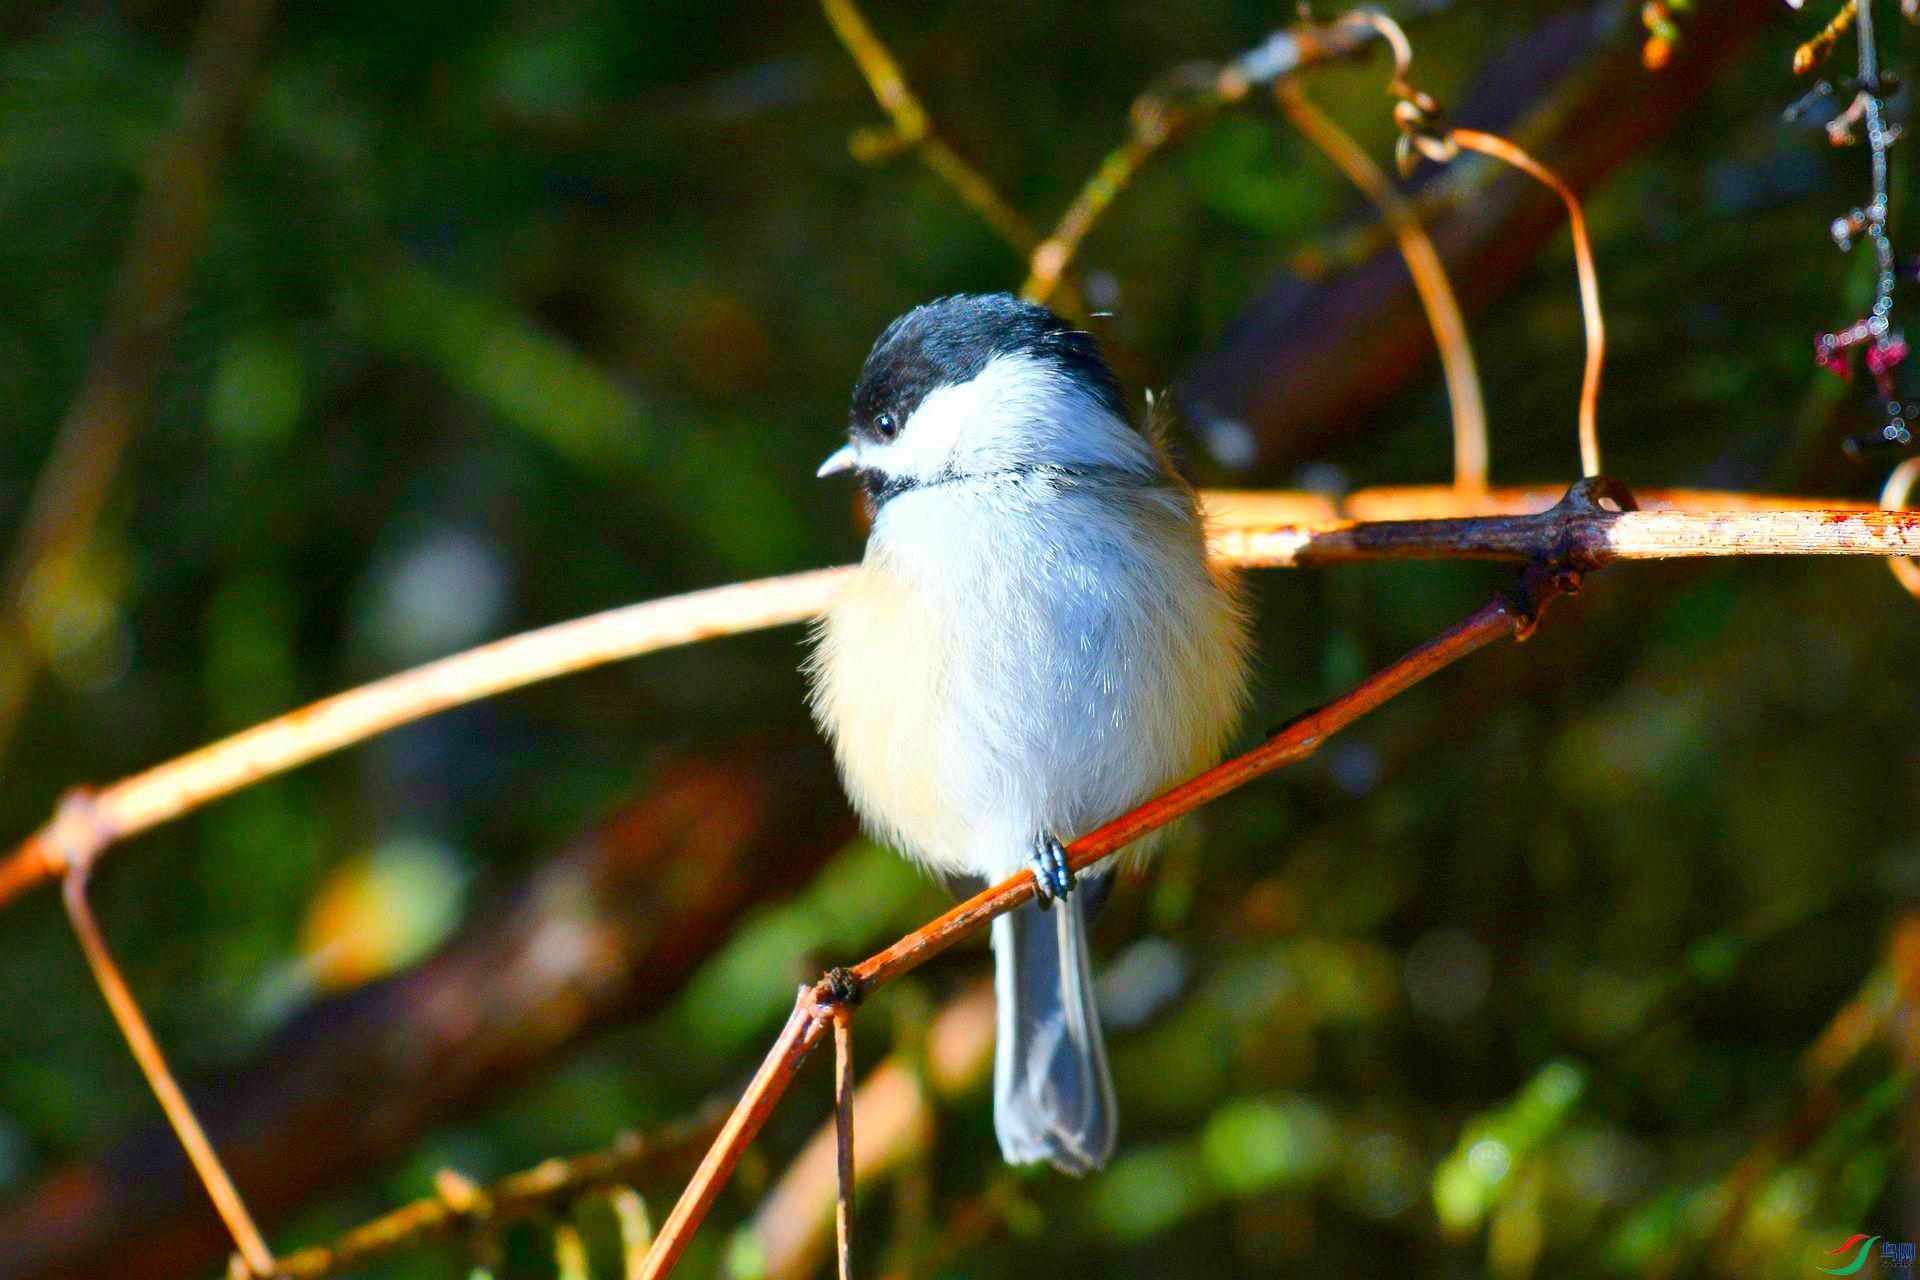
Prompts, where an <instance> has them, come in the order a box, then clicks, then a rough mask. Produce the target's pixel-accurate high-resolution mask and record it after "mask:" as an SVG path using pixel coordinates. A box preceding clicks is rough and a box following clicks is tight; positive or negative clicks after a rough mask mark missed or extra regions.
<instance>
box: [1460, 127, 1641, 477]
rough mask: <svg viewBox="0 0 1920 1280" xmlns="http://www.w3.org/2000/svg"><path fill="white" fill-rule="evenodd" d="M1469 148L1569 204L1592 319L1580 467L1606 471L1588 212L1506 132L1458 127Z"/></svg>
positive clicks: (1603, 335)
mask: <svg viewBox="0 0 1920 1280" xmlns="http://www.w3.org/2000/svg"><path fill="white" fill-rule="evenodd" d="M1447 136H1448V137H1449V138H1451V139H1452V140H1453V141H1455V142H1457V143H1459V144H1460V145H1461V146H1463V147H1465V148H1467V149H1468V150H1469V151H1478V152H1480V153H1481V154H1482V155H1489V156H1492V157H1494V158H1495V159H1496V160H1504V161H1505V162H1506V163H1508V164H1510V165H1512V166H1513V167H1514V168H1516V169H1519V170H1521V171H1522V172H1524V173H1527V174H1529V175H1531V176H1532V177H1534V178H1536V179H1537V180H1539V181H1540V182H1541V183H1543V184H1544V185H1546V186H1547V187H1549V188H1550V189H1552V191H1553V193H1554V194H1555V195H1557V196H1559V197H1560V199H1561V201H1562V202H1563V203H1565V205H1566V206H1567V228H1568V230H1569V231H1571V232H1572V233H1573V264H1574V269H1575V271H1576V272H1578V274H1579V277H1580V309H1581V312H1582V314H1583V315H1584V317H1585V319H1586V328H1587V365H1586V370H1585V372H1584V373H1583V374H1582V375H1581V378H1580V473H1581V474H1582V475H1584V476H1587V477H1589V478H1591V477H1593V476H1597V475H1599V474H1600V428H1599V423H1598V418H1599V408H1600V370H1601V368H1602V366H1603V365H1604V364H1605V363H1606V358H1607V330H1606V324H1605V321H1604V319H1603V318H1602V316H1601V314H1600V273H1599V271H1598V270H1596V269H1595V267H1594V265H1593V243H1592V241H1591V240H1590V239H1589V238H1588V236H1587V215H1586V214H1585V213H1584V212H1582V210H1581V208H1580V197H1579V196H1577V195H1575V194H1574V193H1573V188H1571V187H1569V186H1568V185H1567V184H1566V183H1564V182H1562V181H1561V180H1560V176H1559V175H1558V174H1556V173H1555V172H1554V171H1553V170H1551V169H1549V168H1547V166H1545V165H1543V164H1541V163H1540V162H1539V161H1538V160H1535V159H1534V158H1533V157H1532V156H1530V155H1528V154H1527V153H1526V152H1525V151H1523V150H1521V149H1520V148H1519V147H1517V146H1515V145H1514V144H1513V143H1511V142H1508V141H1507V140H1506V139H1505V138H1502V137H1499V136H1497V135H1495V134H1491V133H1482V132H1480V131H1479V130H1478V129H1455V130H1453V131H1451V132H1450V133H1449V134H1448V135H1447Z"/></svg>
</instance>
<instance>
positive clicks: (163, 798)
mask: <svg viewBox="0 0 1920 1280" xmlns="http://www.w3.org/2000/svg"><path fill="white" fill-rule="evenodd" d="M1206 496H1207V497H1208V499H1209V506H1210V508H1212V507H1215V506H1217V507H1218V510H1214V511H1212V526H1213V527H1212V551H1213V554H1214V555H1216V556H1217V557H1219V558H1220V559H1222V560H1223V561H1225V562H1227V563H1231V564H1238V565H1242V566H1247V567H1262V568H1284V567H1291V566H1296V565H1316V564H1333V563H1340V562H1345V561H1353V560H1377V559H1395V560H1405V559H1436V560H1449V559H1496V560H1518V559H1528V558H1531V557H1532V556H1534V555H1536V554H1540V553H1543V552H1549V551H1551V550H1553V549H1554V547H1556V546H1557V545H1558V543H1557V542H1556V541H1555V539H1557V538H1560V537H1565V536H1574V537H1578V538H1580V539H1582V546H1583V550H1584V551H1585V552H1586V553H1588V554H1590V555H1592V556H1593V557H1595V562H1596V563H1608V562H1611V561H1613V560H1658V559H1667V558H1671V557H1676V556H1740V555H1882V556H1885V555H1907V554H1912V553H1913V552H1915V551H1920V545H1916V540H1915V533H1914V525H1913V521H1914V520H1915V519H1916V517H1913V516H1906V515H1900V514H1895V513H1888V512H1882V511H1879V510H1876V509H1874V508H1872V507H1868V506H1864V505H1861V504H1847V503H1843V502H1827V501H1825V500H1818V505H1817V506H1816V505H1811V504H1815V503H1816V500H1813V499H1805V498H1791V497H1786V498H1777V499H1776V498H1756V497H1755V496H1754V495H1748V494H1721V493H1715V492H1713V491H1707V490H1666V491H1662V490H1652V491H1649V493H1648V495H1647V497H1648V502H1647V505H1648V506H1650V507H1651V506H1654V505H1657V504H1659V503H1661V502H1670V503H1672V504H1674V505H1681V506H1685V507H1687V508H1689V510H1687V511H1658V510H1642V511H1636V512H1630V513H1627V514H1626V515H1614V514H1611V513H1607V512H1586V513H1572V514H1571V515H1569V514H1568V513H1562V515H1561V516H1559V517H1556V520H1557V521H1568V520H1570V521H1571V523H1570V524H1568V525H1567V526H1566V527H1563V526H1562V525H1561V524H1560V523H1556V522H1547V523H1539V522H1535V523H1533V524H1528V523H1525V522H1523V521H1521V520H1520V518H1519V517H1515V516H1512V515H1500V514H1496V515H1492V516H1484V517H1483V516H1476V515H1466V514H1462V515H1458V516H1457V517H1456V518H1452V519H1445V520H1436V519H1419V520H1411V521H1388V520H1382V519H1381V517H1383V516H1385V515H1387V514H1389V513H1391V512H1394V511H1396V510H1400V511H1412V512H1418V513H1421V514H1422V515H1425V514H1426V513H1429V512H1432V511H1434V510H1436V509H1440V510H1444V511H1447V512H1455V513H1460V512H1472V511H1476V510H1481V509H1487V510H1492V511H1495V512H1506V511H1512V510H1514V509H1515V506H1514V504H1515V503H1516V502H1517V501H1525V502H1527V503H1531V504H1533V505H1532V506H1531V509H1533V510H1536V511H1537V510H1541V509H1542V508H1544V507H1547V506H1551V505H1552V504H1551V498H1550V497H1548V496H1546V495H1545V494H1544V491H1539V490H1531V491H1513V490H1506V491H1495V492H1491V493H1488V494H1480V495H1476V494H1464V493H1459V492H1457V491H1454V490H1450V489H1431V488H1426V489H1421V488H1408V489H1392V490H1374V491H1367V490H1363V491H1361V492H1359V493H1355V494H1353V495H1351V496H1350V497H1349V498H1348V499H1347V501H1346V503H1345V509H1346V510H1348V511H1350V512H1354V513H1356V514H1364V515H1365V517H1366V518H1365V519H1360V520H1355V519H1344V518H1342V516H1341V511H1342V507H1341V505H1340V504H1335V503H1333V502H1331V501H1329V500H1328V499H1326V498H1324V497H1322V496H1320V495H1314V494H1287V493H1277V494H1268V495H1259V496H1255V495H1249V494H1244V493H1241V494H1232V495H1223V496H1222V499H1221V501H1219V502H1218V503H1215V502H1213V501H1212V500H1211V495H1206ZM1756 503H1766V504H1773V505H1774V506H1777V507H1778V508H1780V509H1758V510H1756V509H1754V504H1756ZM1276 517H1277V518H1276ZM846 573H847V570H845V569H815V570H811V571H809V572H806V573H797V574H789V575H787V576H785V577H777V578H759V579H755V580H752V581H749V582H740V583H734V584H732V585H729V586H724V587H714V588H711V589H709V590H705V591H695V592H690V593H688V594H685V595H679V596H668V597H665V598H663V599H660V600H652V601H647V602H644V603H641V604H635V605H628V606H626V607H624V608H620V609H612V610H608V611H607V612H605V613H598V614H593V615H591V616H589V617H585V618H579V619H575V620H574V621H571V622H563V623H557V624H555V625H553V626H550V627H545V628H542V629H540V630H537V631H529V632H524V633H522V634H520V635H517V636H512V637H509V638H507V639H504V640H498V641H495V642H494V643H492V644H488V645H483V646H481V647H480V648H477V649H471V650H468V651H467V652H465V653H461V654H456V655H454V656H453V657H450V658H443V659H441V660H440V661H438V662H434V663H429V664H428V665H426V666H423V667H417V668H415V669H413V670H411V671H406V672H401V673H399V674H398V675H393V676H388V677H387V678H385V679H383V680H378V681H375V682H374V683H372V684H367V685H362V686H360V687H359V688H356V689H352V690H349V691H347V692H345V693H341V694H336V695H335V696H333V697H331V698H327V699H325V700H323V701H321V702H317V703H314V704H312V705H311V706H308V707H304V708H302V709H300V710H298V711H294V712H291V713H289V714H287V715H284V716H280V717H278V718H276V719H274V720H269V721H267V722H266V723H265V724H262V725H258V726H255V727H254V728H252V729H247V730H244V731H242V732H240V733H238V734H235V735H234V736H232V737H230V738H224V739H222V740H220V741H219V742H215V743H213V744H211V745H210V746H206V747H202V748H201V749H200V750H198V751H195V752H193V753H191V754H189V755H186V756H182V757H180V758H179V759H176V760H172V761H169V762H167V763H165V764H161V765H157V766H155V767H154V768H152V769H149V770H147V771H146V772H144V773H140V774H136V775H134V776H133V777H131V778H127V779H124V780H122V781H120V782H117V783H114V784H113V785H111V786H108V787H106V788H104V789H102V790H99V791H97V792H87V791H79V792H75V793H73V794H72V795H70V796H69V797H68V798H67V799H66V800H65V801H63V802H62V803H61V805H60V807H59V809H58V811H57V812H56V813H55V815H54V817H53V820H52V821H50V822H49V823H48V824H47V825H46V826H45V827H43V828H41V829H40V830H39V831H38V832H35V833H34V834H33V835H32V836H30V837H28V839H27V840H26V841H25V842H23V843H22V844H21V845H20V846H19V847H18V848H17V849H16V850H15V851H14V852H13V853H12V854H10V855H9V856H8V857H7V858H5V859H0V908H3V907H5V906H6V905H7V904H8V903H9V902H11V901H12V900H13V899H14V898H15V897H17V896H18V895H19V894H20V893H22V892H24V891H25V890H26V889H28V888H31V887H32V886H33V885H36V884H39V883H42V882H44V881H46V880H49V879H55V878H58V877H59V876H60V875H62V874H64V873H65V871H66V870H67V868H68V867H70V866H72V865H73V864H74V863H75V862H76V861H78V860H80V859H83V858H92V857H96V856H98V855H99V854H101V853H103V852H104V851H105V850H106V849H108V848H110V847H111V846H113V845H114V844H116V843H117V842H119V841H121V840H125V839H127V838H128V837H130V836H133V835H137V834H139V833H140V832H142V831H146V830H148V829H150V828H152V827H155V826H158V825H159V824H161V823H163V822H167V821H170V820H171V819H174V818H177V817H180V816H181V815H183V814H186V813H189V812H192V811H193V810H195V809H198V808H200V807H201V806H202V805H205V804H207V803H209V802H210V801H213V800H217V799H219V798H220V797H222V796H225V795H229V794H231V793H232V792H235V791H238V790H240V789H241V788H243V787H246V786H250V785H252V784H253V783H256V782H259V781H261V780H262V779H264V778H268V777H272V776H274V775H275V774H280V773H284V772H286V771H288V770H289V769H293V768H295V767H297V766H299V765H302V764H305V763H307V762H308V761H310V760H313V759H315V758H317V757H319V756H322V755H326V754H327V753H329V752H332V751H337V750H339V749H341V748H342V747H346V746H350V745H352V744H354V743H356V742H360V741H363V740H365V739H367V738H370V737H372V736H374V735H375V734H378V733H383V732H385V731H386V730H388V729H392V728H395V727H397V726H399V725H402V724H406V723H409V722H411V721H414V720H418V719H420V718H422V717H424V716H428V715H432V714H434V713H436V712H440V711H445V710H447V709H449V708H452V707H456V706H461V705H464V704H466V703H469V702H473V701H476V700H478V699H480V698H485V697H489V696H492V695H494V694H498V693H504V692H506V691H507V690H510V689H517V688H520V687H522V686H524V685H528V684H532V683H534V682H536V681H539V680H546V679H551V678H553V677H555V676H560V675H566V674H569V673H572V672H576V671H582V670H585V669H587V668H589V667H594V666H599V665H601V664H604V663H608V662H615V661H619V660H621V659H624V658H631V657H637V656H639V655H641V654H645V653H652V652H656V651H658V650H660V649H666V648H671V647H674V646H676V645H684V644H691V643H694V642H696V641H700V640H707V639H712V638H715V637H718V636H726V635H738V634H742V633H744V632H748V631H756V630H762V629H765V628H768V627H775V626H784V625H787V624H791V623H795V622H803V621H805V620H807V619H809V618H812V617H814V616H815V615H817V614H818V613H819V612H820V611H821V610H823V609H824V608H825V607H826V606H827V604H828V603H829V602H830V601H831V600H832V599H833V596H834V593H835V591H836V590H837V589H838V586H839V584H840V582H841V581H842V579H843V578H844V576H845V574H846Z"/></svg>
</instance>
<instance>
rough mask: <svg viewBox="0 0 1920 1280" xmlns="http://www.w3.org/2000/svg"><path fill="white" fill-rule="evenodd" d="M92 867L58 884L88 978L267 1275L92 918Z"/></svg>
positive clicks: (269, 1265)
mask: <svg viewBox="0 0 1920 1280" xmlns="http://www.w3.org/2000/svg"><path fill="white" fill-rule="evenodd" d="M91 869H92V867H91V864H90V863H89V862H86V861H81V862H77V863H75V864H74V865H73V866H72V867H70V868H68V870H67V874H66V878H65V881H64V883H63V885H62V889H63V897H64V898H65V901H66V907H67V918H68V920H70V921H71V922H72V924H73V934H74V937H76V938H78V939H79V940H80V950H81V952H82V953H83V954H85V956H86V958H87V967H88V968H89V969H91V970H93V979H94V981H95V982H97V983H98V984H99V986H100V994H101V995H102V996H104V997H106V1001H107V1008H108V1009H110V1010H111V1011H112V1012H113V1020H114V1022H115V1023H117V1024H118V1025H119V1027H120V1034H121V1036H123V1037H124V1038H125V1039H126V1042H127V1047H128V1048H129V1049H131V1050H132V1051H133V1057H134V1061H136V1062H138V1063H139V1064H140V1073H141V1074H142V1075H144V1076H145V1077H146V1078H147V1085H148V1087H150V1088H151V1089H152V1090H153V1095H154V1097H156V1098H158V1099H159V1100H160V1109H161V1110H163V1111H165V1112H166V1113H167V1123H168V1124H170V1125H172V1126H173V1132H174V1136H175V1137H177V1138H179V1139H180V1145H181V1146H182V1147H183V1148H185V1150H186V1153H187V1159H188V1160H190V1161H192V1162H193V1169H194V1172H195V1173H197V1174H199V1175H200V1182H201V1185H202V1186H204V1187H205V1188H206V1189H207V1196H208V1197H209V1198H210V1199H211V1200H212V1201H213V1207H214V1209H215V1210H217V1211H218V1212H219V1214H220V1220H221V1221H222V1222H224V1223H226V1224H227V1231H228V1233H229V1234H230V1235H232V1237H233V1243H234V1245H235V1246H236V1247H237V1248H238V1249H239V1250H240V1257H241V1258H242V1259H244V1261H245V1263H246V1266H247V1268H248V1270H249V1271H250V1272H251V1273H252V1274H253V1275H256V1276H265V1275H269V1274H271V1272H272V1270H273V1251H272V1250H270V1249H268V1248H267V1242H266V1240H265V1239H264V1238H262V1236H261V1235H260V1228H258V1227H257V1226H255V1225H254V1223H253V1215H252V1214H251V1213H249V1212H247V1206H246V1202H245V1201H243V1200H242V1199H241V1198H240V1193H239V1192H238V1191H236V1190H234V1186H233V1179H232V1178H229V1177H228V1176H227V1170H226V1166H224V1165H222V1164H221V1163H220V1157H219V1156H218V1155H217V1154H216V1153H215V1152H214V1149H213V1144H212V1143H211V1142H208V1141H207V1135H206V1132H205V1130H203V1129H201V1127H200V1121H199V1120H198V1119H197V1118H196V1117H195V1116H194V1114H193V1108H192V1106H190V1105H189V1104H188V1102H187V1096H186V1094H184V1093H182V1092H181V1090H180V1086H179V1084H178V1083H177V1082H176V1081H175V1080H174V1078H173V1072H172V1070H171V1069H169V1068H168V1066H167V1058H166V1055H165V1054H164V1053H162V1052H161V1051H160V1043H159V1041H157V1040H155V1039H154V1038H153V1031H152V1029H151V1028H149V1027H148V1026H147V1019H146V1017H145V1015H143V1014H142V1013H141V1012H140V1004H139V1002H138V1001H136V1000H135V999H134V998H133V992H132V991H131V990H130V989H129V988H128V986H127V980H126V978H125V976H123V975H122V974H121V972H120V966H119V964H117V963H116V962H115V961H114V958H113V953H112V952H111V951H110V950H108V948H107V940H106V938H105V936H103V935H102V934H101V932H100V925H99V923H98V922H97V921H96V920H95V919H94V918H93V908H92V907H91V906H90V905H89V904H88V902H87V877H88V874H89V872H90V871H91Z"/></svg>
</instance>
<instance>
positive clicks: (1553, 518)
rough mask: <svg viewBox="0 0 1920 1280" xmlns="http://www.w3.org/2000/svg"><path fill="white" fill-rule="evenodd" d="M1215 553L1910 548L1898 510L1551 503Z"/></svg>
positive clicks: (1755, 552) (1359, 525) (1264, 563)
mask: <svg viewBox="0 0 1920 1280" xmlns="http://www.w3.org/2000/svg"><path fill="white" fill-rule="evenodd" d="M1213 547H1214V551H1215V554H1217V555H1219V556H1220V558H1221V559H1223V560H1226V561H1229V562H1231V563H1234V564H1240V565H1247V566H1250V567H1257V568H1297V567H1303V566H1308V565H1325V564H1341V563H1346V562H1351V561H1360V560H1512V561H1527V560H1533V559H1536V558H1538V557H1539V556H1540V555H1542V554H1555V555H1564V556H1565V557H1566V558H1568V559H1569V560H1571V561H1573V562H1575V563H1577V564H1579V565H1580V566H1581V567H1583V568H1599V567H1601V566H1603V565H1609V564H1615V563H1618V562H1619V561H1623V560H1676V559H1700V558H1717V557H1728V556H1801V555H1863V556H1899V555H1912V554H1915V553H1916V552H1920V513H1913V512H1905V511H1838V510H1812V511H1620V512H1612V511H1592V512H1585V511H1564V510H1559V509H1556V510H1554V511H1547V512H1542V513H1540V514H1539V515H1522V516H1486V517H1478V518H1472V519H1463V520H1449V519H1440V520H1381V521H1335V522H1329V523H1326V524H1321V525H1280V526H1275V527H1273V528H1268V529H1261V528H1257V527H1248V528H1244V529H1238V530H1232V531H1225V530H1223V531H1221V532H1219V533H1217V534H1216V535H1215V537H1214V542H1213Z"/></svg>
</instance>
